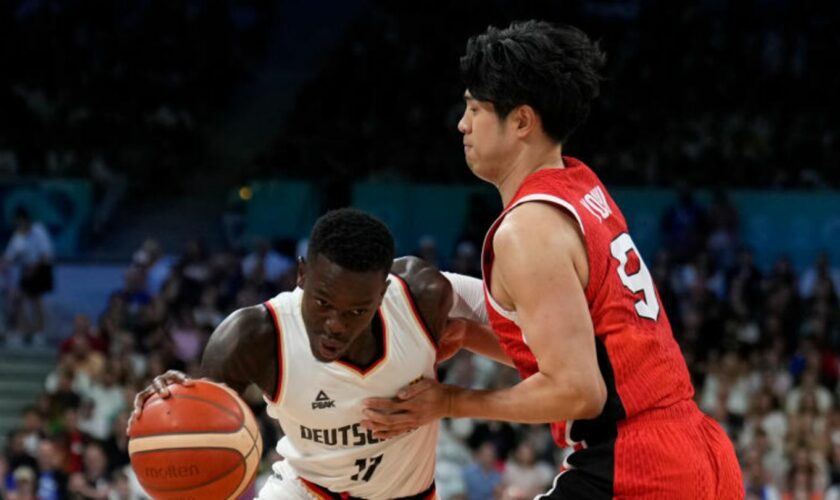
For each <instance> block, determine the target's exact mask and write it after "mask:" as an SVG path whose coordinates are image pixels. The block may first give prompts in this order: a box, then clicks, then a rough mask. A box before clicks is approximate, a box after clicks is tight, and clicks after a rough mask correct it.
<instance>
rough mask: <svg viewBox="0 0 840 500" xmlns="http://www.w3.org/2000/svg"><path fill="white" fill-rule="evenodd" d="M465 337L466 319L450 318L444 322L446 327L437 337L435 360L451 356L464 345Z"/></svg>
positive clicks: (443, 359) (444, 359)
mask: <svg viewBox="0 0 840 500" xmlns="http://www.w3.org/2000/svg"><path fill="white" fill-rule="evenodd" d="M466 338H467V320H465V319H462V318H452V319H449V320H448V321H447V322H446V329H445V330H444V331H443V335H441V336H440V338H439V339H438V349H437V360H436V361H437V362H438V363H441V362H443V361H446V360H447V359H449V358H451V357H452V356H454V355H455V354H457V353H458V351H460V350H461V348H463V347H464V340H465V339H466Z"/></svg>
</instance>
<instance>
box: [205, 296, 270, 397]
mask: <svg viewBox="0 0 840 500" xmlns="http://www.w3.org/2000/svg"><path fill="white" fill-rule="evenodd" d="M276 352H277V334H276V332H275V330H274V323H273V321H272V319H271V316H270V313H269V312H268V311H267V310H266V308H265V307H264V306H262V305H258V306H252V307H246V308H243V309H239V310H237V311H234V312H233V313H232V314H231V315H230V316H228V317H227V318H226V319H225V320H224V321H223V322H222V323H221V324H220V325H219V326H218V327H217V328H216V330H215V331H214V332H213V334H212V335H211V336H210V340H209V341H208V342H207V347H206V348H205V349H204V355H203V356H202V359H201V371H202V374H203V375H204V376H206V377H208V378H210V379H212V380H215V381H218V382H224V383H225V384H227V385H228V386H230V387H231V388H232V389H234V390H235V391H236V392H238V393H240V394H242V393H243V392H244V391H245V389H246V388H247V387H248V385H250V384H251V383H254V384H256V385H257V386H258V387H259V388H260V389H261V390H262V391H263V392H264V393H266V394H269V395H271V394H273V392H274V391H275V390H276V385H277V368H278V367H277V363H278V362H279V361H278V360H277V356H276Z"/></svg>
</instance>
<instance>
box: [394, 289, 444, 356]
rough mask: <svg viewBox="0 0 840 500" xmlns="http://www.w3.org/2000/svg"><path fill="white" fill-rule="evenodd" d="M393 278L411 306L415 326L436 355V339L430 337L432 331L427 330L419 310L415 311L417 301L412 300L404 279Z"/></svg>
mask: <svg viewBox="0 0 840 500" xmlns="http://www.w3.org/2000/svg"><path fill="white" fill-rule="evenodd" d="M393 276H394V278H396V279H397V281H398V282H399V284H400V286H402V290H403V294H404V295H405V299H406V302H408V304H409V305H410V306H411V313H412V315H413V316H414V319H415V321H416V322H417V325H418V326H419V327H420V329H421V330H423V333H424V334H425V335H426V338H427V339H428V340H429V343H430V344H431V345H432V349H433V350H434V351H435V353H437V350H438V342H437V339H436V338H435V337H434V335H432V330H431V329H430V328H429V325H428V324H427V323H426V320H425V319H423V315H422V314H420V310H419V309H417V300H416V299H415V298H414V294H412V293H411V288H410V287H409V286H408V283H406V282H405V280H404V279H402V278H400V277H399V276H397V275H396V274H394V275H393Z"/></svg>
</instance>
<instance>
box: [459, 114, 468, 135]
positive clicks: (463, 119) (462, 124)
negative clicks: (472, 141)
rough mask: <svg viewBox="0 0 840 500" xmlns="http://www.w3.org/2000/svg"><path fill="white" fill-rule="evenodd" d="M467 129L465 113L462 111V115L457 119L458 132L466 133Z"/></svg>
mask: <svg viewBox="0 0 840 500" xmlns="http://www.w3.org/2000/svg"><path fill="white" fill-rule="evenodd" d="M467 130H468V128H467V114H466V113H464V114H463V115H461V119H460V120H458V132H461V133H462V134H466V133H467Z"/></svg>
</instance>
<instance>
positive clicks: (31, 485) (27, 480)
mask: <svg viewBox="0 0 840 500" xmlns="http://www.w3.org/2000/svg"><path fill="white" fill-rule="evenodd" d="M12 478H13V480H14V487H13V488H12V489H10V490H9V493H8V494H9V500H40V499H39V498H38V497H37V496H36V494H37V485H36V476H35V470H34V469H33V468H32V467H28V466H25V465H21V466H20V467H18V468H16V469H15V470H14V472H13V473H12Z"/></svg>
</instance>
